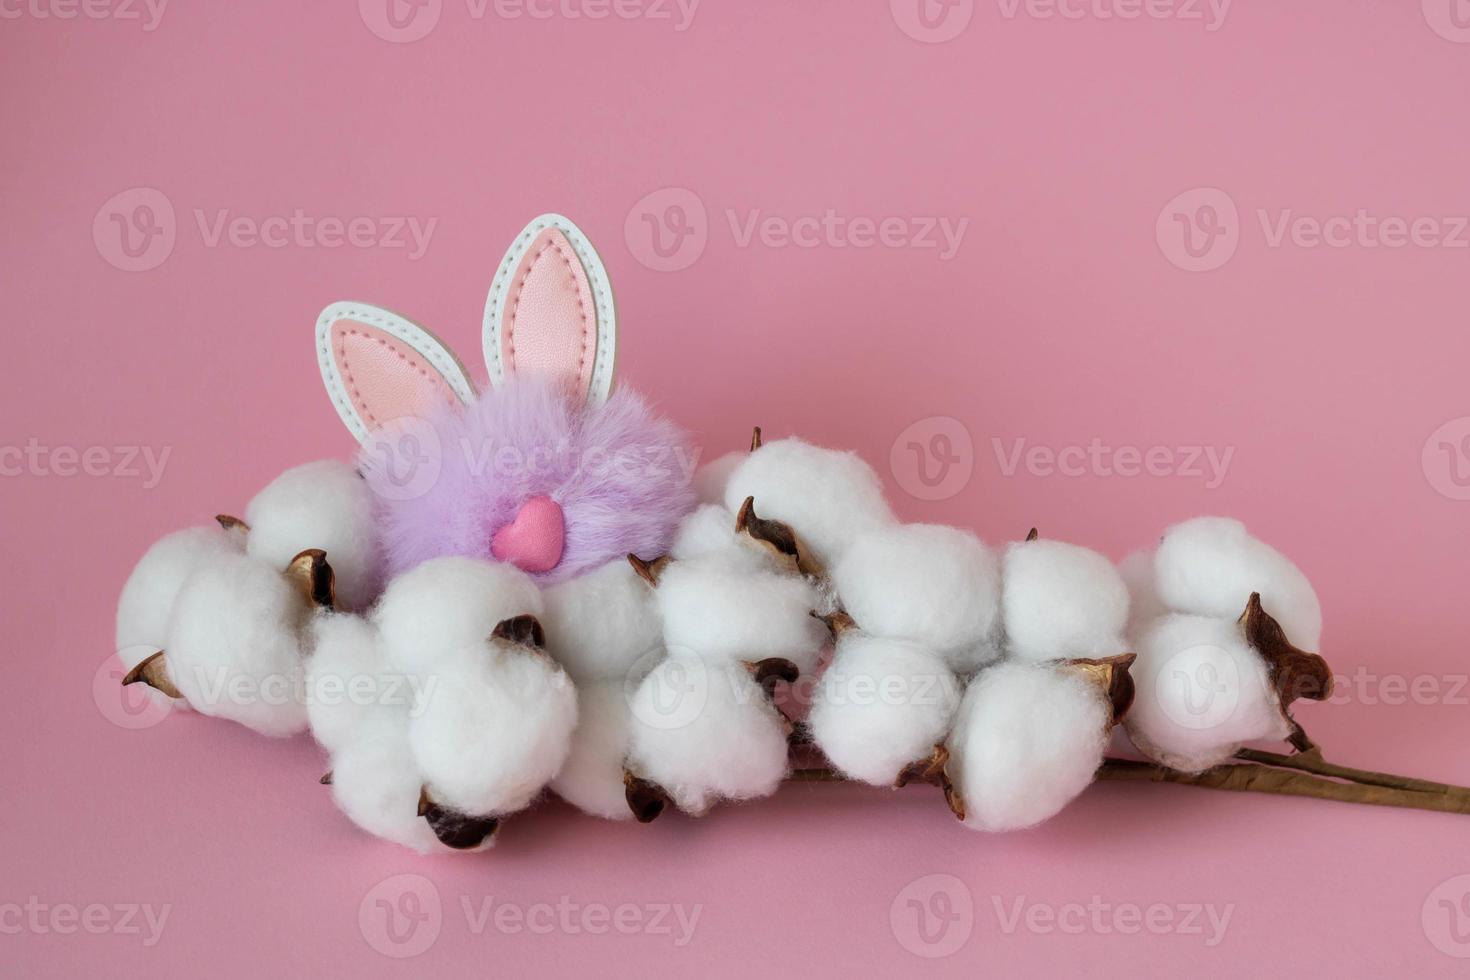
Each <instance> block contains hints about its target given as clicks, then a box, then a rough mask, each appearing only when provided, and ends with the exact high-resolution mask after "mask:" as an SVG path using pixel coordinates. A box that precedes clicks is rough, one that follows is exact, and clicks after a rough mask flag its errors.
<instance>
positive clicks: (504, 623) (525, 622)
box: [490, 615, 546, 651]
mask: <svg viewBox="0 0 1470 980" xmlns="http://www.w3.org/2000/svg"><path fill="white" fill-rule="evenodd" d="M490 638H491V639H492V640H502V641H504V642H506V643H511V644H514V645H516V646H523V647H530V648H531V649H532V650H538V651H539V650H545V649H546V631H545V630H544V629H542V628H541V621H540V620H539V619H537V618H536V617H535V616H531V615H525V616H512V617H511V618H510V619H503V620H501V621H500V622H499V623H496V624H495V629H494V630H492V631H491V632H490Z"/></svg>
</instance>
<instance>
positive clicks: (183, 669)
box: [164, 552, 312, 735]
mask: <svg viewBox="0 0 1470 980" xmlns="http://www.w3.org/2000/svg"><path fill="white" fill-rule="evenodd" d="M311 616H312V611H311V607H310V606H309V604H308V602H307V599H306V597H305V596H303V595H302V594H301V593H300V592H299V591H298V590H297V589H296V587H295V586H294V585H292V584H291V583H290V582H288V581H287V579H286V576H285V575H284V574H282V572H281V571H280V570H278V569H276V568H274V567H271V566H268V565H265V564H262V563H261V562H259V561H256V560H255V559H254V558H251V557H249V556H247V555H241V554H233V553H229V552H224V553H220V554H216V555H214V556H212V557H211V558H209V559H208V560H207V561H205V562H203V563H201V564H200V565H199V566H198V567H196V568H195V570H194V572H193V574H191V575H190V576H189V578H188V579H187V580H186V581H185V582H184V584H183V586H182V587H181V588H180V589H179V595H178V599H177V601H176V602H175V604H174V611H173V616H172V618H171V619H170V621H169V630H168V639H167V642H166V643H165V645H164V650H165V655H164V663H165V664H166V666H167V668H168V674H169V678H170V679H171V680H172V681H173V683H174V686H175V687H177V688H178V689H179V693H181V694H182V695H183V696H184V697H185V698H186V699H187V700H188V701H189V704H190V705H191V706H192V707H193V708H194V709H195V710H197V711H200V712H202V713H204V714H206V715H211V716H213V717H217V718H227V719H229V720H231V721H237V722H239V723H240V724H242V725H245V726H246V727H248V728H252V729H254V730H255V731H257V732H260V733H262V734H264V735H294V734H296V733H297V732H300V731H303V730H304V729H305V728H306V723H307V722H306V705H305V703H304V701H303V699H302V644H303V637H304V635H305V633H306V630H307V623H308V621H309V619H310V618H311Z"/></svg>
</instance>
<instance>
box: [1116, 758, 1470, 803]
mask: <svg viewBox="0 0 1470 980" xmlns="http://www.w3.org/2000/svg"><path fill="white" fill-rule="evenodd" d="M1097 778H1098V779H1099V780H1108V781H1110V782H1111V781H1121V782H1151V783H1175V784H1178V785H1181V786H1200V787H1203V788H1205V789H1223V790H1230V791H1232V792H1237V793H1271V794H1273V795H1276V796H1305V797H1310V798H1312V799H1317V800H1336V801H1338V802H1340V803H1362V804H1367V805H1369V806H1394V807H1404V808H1407V809H1411V810H1437V811H1440V812H1442V813H1467V814H1470V795H1466V794H1464V793H1459V794H1445V793H1426V792H1421V791H1418V790H1411V789H1402V788H1397V787H1390V786H1378V785H1368V784H1364V783H1344V782H1338V781H1336V780H1332V779H1326V778H1324V777H1322V776H1317V775H1313V774H1311V773H1308V772H1302V771H1299V770H1293V769H1279V768H1277V767H1275V766H1268V765H1261V764H1259V763H1255V762H1242V763H1233V764H1227V765H1223V766H1216V767H1215V768H1213V769H1207V770H1205V771H1204V772H1201V773H1187V772H1178V771H1176V770H1174V769H1167V768H1165V767H1163V766H1156V765H1154V764H1153V763H1151V762H1137V761H1134V760H1132V759H1106V760H1104V762H1103V764H1102V766H1101V767H1099V768H1098V770H1097Z"/></svg>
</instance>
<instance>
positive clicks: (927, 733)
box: [807, 633, 960, 786]
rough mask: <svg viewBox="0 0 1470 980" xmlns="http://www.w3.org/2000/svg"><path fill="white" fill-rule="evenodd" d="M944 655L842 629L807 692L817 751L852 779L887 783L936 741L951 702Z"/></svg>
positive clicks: (951, 681)
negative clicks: (834, 648)
mask: <svg viewBox="0 0 1470 980" xmlns="http://www.w3.org/2000/svg"><path fill="white" fill-rule="evenodd" d="M959 701H960V695H959V684H958V682H957V681H956V679H955V676H954V673H953V671H952V670H951V669H950V667H949V665H948V664H947V663H946V662H945V660H944V659H943V658H941V657H939V656H938V655H937V654H935V653H933V652H931V651H930V650H928V649H926V648H924V647H922V646H919V645H917V644H914V643H908V642H905V641H903V640H886V639H878V638H875V637H869V636H863V635H860V634H856V633H848V634H845V635H844V636H843V637H842V639H841V640H840V641H839V642H838V644H837V651H836V654H835V656H834V657H833V660H832V663H831V665H830V666H829V667H828V668H827V670H826V672H825V673H823V674H822V679H821V681H820V682H819V683H818V684H817V686H816V688H815V690H814V691H813V705H812V710H811V714H810V715H809V716H808V719H807V720H808V723H809V724H810V725H811V729H812V735H813V737H814V739H815V740H816V743H817V745H818V746H820V747H821V749H822V751H823V753H825V754H826V756H827V758H828V759H829V760H830V761H831V762H832V764H833V765H835V766H836V767H837V768H838V769H840V770H842V772H843V773H844V774H845V775H847V776H848V777H849V778H852V779H859V780H862V781H863V782H866V783H872V784H874V785H876V786H892V785H893V784H894V782H895V780H896V779H897V778H898V775H899V773H901V772H902V771H903V770H904V769H905V768H906V767H907V766H908V765H909V764H910V763H912V762H916V761H918V760H920V759H923V758H926V757H928V756H929V754H930V753H931V752H932V751H933V748H934V746H935V745H936V744H937V743H939V742H942V741H943V740H944V736H945V733H946V732H948V731H949V727H950V722H951V720H952V719H953V718H954V713H955V709H956V708H957V707H958V706H959Z"/></svg>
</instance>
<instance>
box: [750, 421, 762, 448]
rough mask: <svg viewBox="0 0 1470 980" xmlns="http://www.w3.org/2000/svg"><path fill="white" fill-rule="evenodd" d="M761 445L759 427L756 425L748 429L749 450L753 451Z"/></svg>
mask: <svg viewBox="0 0 1470 980" xmlns="http://www.w3.org/2000/svg"><path fill="white" fill-rule="evenodd" d="M760 447H761V427H760V426H756V427H755V428H753V429H751V430H750V451H751V452H755V451H756V450H757V449H759V448H760Z"/></svg>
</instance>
